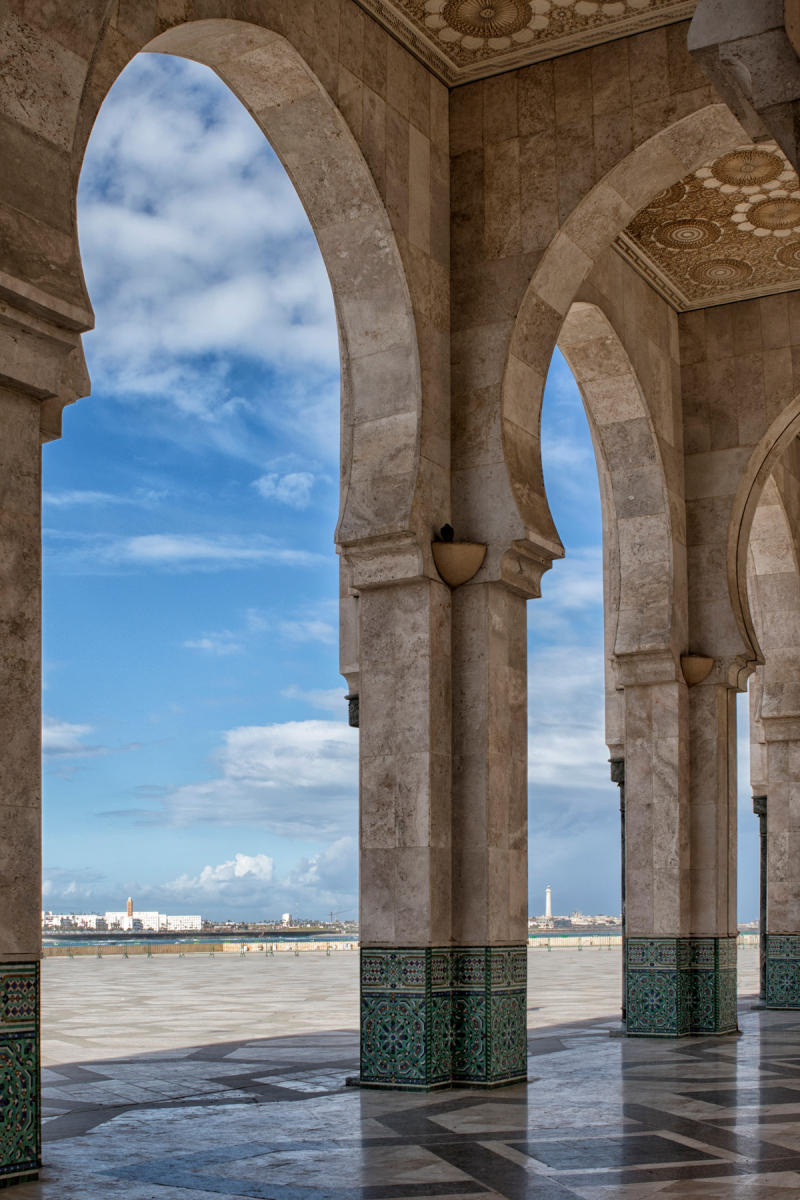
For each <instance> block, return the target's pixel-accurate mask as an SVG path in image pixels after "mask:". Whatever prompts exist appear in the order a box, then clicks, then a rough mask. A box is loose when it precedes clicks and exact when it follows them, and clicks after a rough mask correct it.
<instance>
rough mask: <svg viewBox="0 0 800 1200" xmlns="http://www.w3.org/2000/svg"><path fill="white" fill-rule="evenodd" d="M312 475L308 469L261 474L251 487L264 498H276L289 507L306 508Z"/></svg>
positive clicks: (311, 485)
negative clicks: (276, 473)
mask: <svg viewBox="0 0 800 1200" xmlns="http://www.w3.org/2000/svg"><path fill="white" fill-rule="evenodd" d="M313 486H314V476H313V475H311V474H310V473H309V472H308V471H293V472H290V473H289V474H288V475H262V476H261V477H260V478H259V479H256V480H254V482H253V487H254V488H255V489H256V491H257V492H258V493H259V495H260V496H263V497H264V499H265V500H277V501H278V502H279V503H281V504H287V505H288V506H289V507H290V508H308V506H309V504H310V503H311V489H312V487H313Z"/></svg>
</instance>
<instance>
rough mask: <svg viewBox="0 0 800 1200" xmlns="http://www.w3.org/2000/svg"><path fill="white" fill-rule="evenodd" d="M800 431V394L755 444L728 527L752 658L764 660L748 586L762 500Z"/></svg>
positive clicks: (739, 619) (732, 576)
mask: <svg viewBox="0 0 800 1200" xmlns="http://www.w3.org/2000/svg"><path fill="white" fill-rule="evenodd" d="M798 434H800V396H797V397H795V399H794V400H793V401H792V403H791V404H789V405H787V406H786V408H785V409H784V410H783V411H782V412H781V413H780V414H779V415H778V416H777V417H776V418H775V420H774V421H773V422H772V424H771V425H770V427H769V429H768V430H767V432H766V433H765V434H764V435H763V437H762V438H761V440H760V441H759V442H758V444H757V445H756V447H755V449H754V450H753V452H752V454H751V455H750V458H749V460H748V463H747V466H746V467H745V469H744V471H743V472H742V476H741V479H740V482H739V487H738V489H737V491H736V495H735V497H734V500H733V505H732V507H731V519H730V524H729V526H728V546H727V570H728V589H729V591H730V597H731V605H732V607H733V612H734V616H735V618H736V623H737V625H738V627H739V631H740V633H741V635H742V637H743V639H744V641H745V644H746V645H748V646H749V647H751V648H752V656H753V660H754V661H755V662H757V663H763V662H764V655H763V653H762V651H761V647H760V644H759V638H758V634H757V632H756V628H755V623H754V620H753V612H752V607H751V602H750V596H749V593H748V587H747V577H748V556H749V552H750V542H751V536H752V533H753V527H754V521H755V518H756V513H757V510H758V507H759V503H760V501H761V499H762V496H763V494H764V489H765V488H766V486H767V484H768V482H769V480H770V477H771V475H772V473H773V471H774V470H775V467H776V466H777V464H778V462H779V460H780V458H781V456H782V455H783V454H784V453H785V451H786V450H787V448H788V447H789V445H790V444H791V442H792V441H793V440H794V438H796V437H797V436H798Z"/></svg>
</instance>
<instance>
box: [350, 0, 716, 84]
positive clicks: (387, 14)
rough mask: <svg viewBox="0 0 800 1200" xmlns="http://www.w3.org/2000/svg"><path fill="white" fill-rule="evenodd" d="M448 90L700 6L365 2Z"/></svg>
mask: <svg viewBox="0 0 800 1200" xmlns="http://www.w3.org/2000/svg"><path fill="white" fill-rule="evenodd" d="M358 3H359V4H360V5H361V7H362V8H364V9H365V10H366V11H367V12H368V13H370V15H371V16H373V17H375V18H376V20H378V21H379V22H380V24H381V25H383V26H384V27H385V28H387V29H388V30H389V31H390V33H393V34H394V36H395V37H396V38H397V39H398V41H401V42H403V43H404V44H405V45H406V46H407V47H408V49H409V50H410V51H411V53H412V54H414V55H416V57H417V58H419V59H420V60H421V61H422V62H423V63H424V64H425V66H427V67H428V68H429V69H430V70H431V71H433V73H434V74H435V75H438V76H439V78H440V79H441V80H443V82H445V83H447V84H451V85H452V84H457V83H465V82H466V81H467V80H471V79H481V78H484V77H486V76H488V75H494V74H497V73H498V72H500V71H510V70H512V69H513V68H515V67H521V66H525V65H526V64H528V63H534V62H541V61H542V60H543V59H546V58H554V57H557V56H558V55H561V54H571V53H572V52H573V51H575V50H583V49H585V48H586V47H587V46H596V45H597V44H598V43H600V42H608V41H612V40H614V39H615V38H620V37H629V36H630V35H631V34H634V33H641V32H642V31H643V30H646V29H655V28H657V27H658V26H660V25H669V24H671V23H673V22H675V21H684V20H687V19H688V18H689V17H691V16H692V14H693V12H694V9H695V6H696V0H358Z"/></svg>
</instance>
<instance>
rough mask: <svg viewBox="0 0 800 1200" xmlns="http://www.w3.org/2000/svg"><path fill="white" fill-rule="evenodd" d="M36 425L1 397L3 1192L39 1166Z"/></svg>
mask: <svg viewBox="0 0 800 1200" xmlns="http://www.w3.org/2000/svg"><path fill="white" fill-rule="evenodd" d="M39 419H40V403H39V402H38V401H37V400H35V399H33V398H32V397H31V396H29V395H25V394H23V393H19V392H14V391H11V390H9V389H5V388H0V577H1V583H0V743H1V744H2V747H3V752H2V755H0V1104H1V1105H2V1115H3V1124H2V1129H0V1187H2V1186H3V1185H4V1184H9V1183H19V1182H23V1181H25V1180H28V1179H35V1178H37V1175H36V1172H37V1170H38V1167H39V1166H40V1162H41V1143H40V1136H39V1086H40V1085H39V960H40V957H41V894H42V889H41V768H40V762H41V448H40V428H39Z"/></svg>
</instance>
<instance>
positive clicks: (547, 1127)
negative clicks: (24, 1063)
mask: <svg viewBox="0 0 800 1200" xmlns="http://www.w3.org/2000/svg"><path fill="white" fill-rule="evenodd" d="M751 1005H752V1001H748V1002H745V1004H744V1005H743V1007H742V1011H741V1017H740V1020H741V1025H742V1027H743V1029H744V1030H745V1036H744V1037H740V1038H737V1037H732V1038H728V1039H724V1040H721V1039H710V1038H709V1039H703V1038H699V1039H692V1040H688V1039H686V1040H682V1041H679V1042H660V1041H659V1042H655V1041H638V1040H631V1039H623V1038H619V1037H614V1036H612V1034H611V1033H610V1032H609V1028H608V1022H593V1021H588V1022H584V1023H576V1024H574V1025H570V1026H561V1027H559V1028H557V1029H555V1030H552V1029H551V1030H547V1031H545V1032H543V1033H539V1032H537V1031H534V1033H533V1034H532V1036H531V1037H530V1040H529V1072H530V1082H529V1083H528V1084H527V1085H517V1086H514V1087H510V1088H508V1089H505V1090H503V1091H502V1092H494V1093H492V1094H491V1095H487V1094H486V1093H480V1092H474V1091H468V1090H454V1091H450V1092H444V1093H442V1092H440V1093H433V1094H427V1095H414V1094H408V1093H392V1092H375V1091H361V1090H359V1089H358V1088H353V1087H347V1086H346V1084H345V1079H346V1077H347V1076H348V1075H350V1074H353V1073H354V1072H355V1069H356V1061H357V1043H356V1039H355V1037H354V1035H353V1034H352V1033H350V1032H349V1031H348V1032H338V1033H337V1032H330V1033H324V1034H317V1035H315V1036H308V1035H304V1036H293V1037H288V1038H272V1039H264V1040H256V1041H248V1042H235V1043H220V1044H217V1045H213V1046H208V1047H203V1048H197V1049H184V1050H182V1051H177V1052H175V1053H174V1054H173V1055H171V1056H169V1057H167V1056H165V1055H164V1054H162V1053H159V1054H156V1055H147V1054H146V1055H142V1056H138V1057H132V1058H127V1059H123V1060H118V1061H105V1062H102V1063H93V1064H90V1065H87V1066H80V1065H75V1064H70V1065H64V1066H60V1067H57V1068H49V1069H48V1070H47V1071H46V1095H45V1103H46V1114H47V1116H46V1125H45V1152H44V1157H45V1164H46V1165H45V1169H44V1171H43V1175H42V1180H41V1181H40V1182H39V1183H38V1184H23V1185H21V1186H20V1187H18V1188H15V1189H14V1190H13V1192H9V1195H15V1196H17V1197H19V1200H32V1198H33V1197H46V1198H47V1200H56V1198H58V1200H105V1198H107V1197H108V1198H112V1197H123V1196H124V1197H127V1198H128V1200H177V1198H180V1200H212V1198H213V1200H220V1197H259V1198H263V1200H301V1198H302V1200H384V1198H385V1200H412V1198H416V1197H450V1198H455V1197H464V1198H466V1197H472V1196H487V1197H507V1198H508V1200H528V1198H530V1200H569V1198H571V1197H584V1198H586V1200H601V1198H608V1200H611V1198H614V1200H616V1198H619V1200H639V1198H642V1200H644V1198H645V1197H652V1196H663V1197H720V1198H725V1200H728V1198H735V1197H740V1196H741V1197H745V1196H746V1197H751V1198H758V1200H761V1198H763V1200H768V1198H769V1200H771V1198H772V1197H784V1198H785V1200H788V1198H789V1197H797V1196H800V1016H798V1015H795V1014H793V1013H775V1012H764V1011H761V1012H758V1011H753V1009H752V1007H751Z"/></svg>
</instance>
